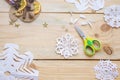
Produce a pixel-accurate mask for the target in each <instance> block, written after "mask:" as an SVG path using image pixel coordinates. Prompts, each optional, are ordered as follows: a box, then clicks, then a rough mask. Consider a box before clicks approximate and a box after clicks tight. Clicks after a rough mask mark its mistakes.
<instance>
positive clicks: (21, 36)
mask: <svg viewBox="0 0 120 80" xmlns="http://www.w3.org/2000/svg"><path fill="white" fill-rule="evenodd" d="M0 16H1V18H0V21H1V23H0V27H1V29H0V32H1V35H0V41H1V43H0V45H1V46H3V45H4V44H5V43H7V42H13V43H17V44H19V45H20V46H21V49H22V51H26V50H30V51H32V52H33V53H34V56H35V59H63V57H62V56H60V55H57V54H56V53H55V46H56V38H58V37H59V36H61V35H64V34H65V33H67V32H65V29H68V32H69V33H71V34H72V35H73V36H74V37H75V38H77V39H78V40H79V48H80V50H79V54H78V56H73V57H70V59H106V58H107V59H120V55H119V49H120V47H119V45H118V44H120V37H119V31H120V29H112V28H110V29H109V30H106V31H102V29H101V27H102V25H103V24H105V22H104V19H103V15H102V14H85V16H86V17H87V19H92V20H94V21H95V23H93V26H92V28H90V26H88V25H87V26H80V27H81V29H82V30H83V31H84V33H85V34H86V35H88V36H91V37H94V38H97V39H99V40H100V41H101V43H102V44H103V46H104V45H107V44H108V45H109V46H111V47H112V48H113V54H112V55H107V54H106V53H105V52H104V51H103V49H102V50H101V51H100V52H97V53H96V55H95V56H93V57H87V56H86V55H84V52H83V41H82V39H81V38H80V37H79V35H78V34H77V33H76V31H75V29H74V27H73V25H69V22H70V21H69V20H70V14H55V13H54V14H51V13H42V14H40V16H39V17H38V19H37V20H35V22H33V23H29V24H28V23H23V22H21V21H20V20H18V21H17V22H16V23H19V24H20V27H19V28H16V27H14V25H9V23H8V22H9V16H8V14H7V13H0ZM78 16H79V14H74V15H73V17H74V18H77V17H78ZM97 16H99V17H97ZM64 17H65V18H64ZM84 21H86V20H83V19H81V20H80V21H79V22H78V23H81V22H84ZM44 22H47V23H48V27H47V28H44V27H43V25H42V24H43V23H44ZM103 27H104V26H103ZM96 35H97V36H96ZM116 35H118V36H116ZM49 36H50V37H49ZM116 39H117V40H116Z"/></svg>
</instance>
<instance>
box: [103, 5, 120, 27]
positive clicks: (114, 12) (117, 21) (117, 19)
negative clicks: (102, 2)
mask: <svg viewBox="0 0 120 80" xmlns="http://www.w3.org/2000/svg"><path fill="white" fill-rule="evenodd" d="M104 14H105V16H104V18H105V21H106V22H107V24H108V25H110V26H111V27H120V5H113V6H110V7H108V8H106V9H105V10H104Z"/></svg>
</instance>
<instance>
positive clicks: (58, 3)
mask: <svg viewBox="0 0 120 80" xmlns="http://www.w3.org/2000/svg"><path fill="white" fill-rule="evenodd" d="M38 1H39V2H40V3H41V5H42V12H70V11H73V12H80V11H78V10H77V9H76V7H75V6H74V5H73V4H70V3H67V2H65V1H64V0H38ZM117 4H118V5H120V1H119V0H105V7H108V6H111V5H117ZM9 7H10V6H9V5H8V4H7V3H6V2H5V0H1V2H0V12H8V11H9ZM103 10H104V9H102V10H100V11H97V12H98V13H103ZM85 12H86V13H91V12H93V11H92V10H90V9H88V10H86V11H85ZM82 13H84V12H82Z"/></svg>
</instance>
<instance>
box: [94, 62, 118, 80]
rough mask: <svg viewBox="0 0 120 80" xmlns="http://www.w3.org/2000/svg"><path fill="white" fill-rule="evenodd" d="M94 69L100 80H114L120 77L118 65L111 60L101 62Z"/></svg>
mask: <svg viewBox="0 0 120 80" xmlns="http://www.w3.org/2000/svg"><path fill="white" fill-rule="evenodd" d="M94 69H95V72H96V78H97V79H98V80H114V79H115V78H116V77H117V76H118V71H117V65H116V64H113V63H112V62H111V61H110V60H100V62H99V63H98V64H97V65H96V66H95V67H94Z"/></svg>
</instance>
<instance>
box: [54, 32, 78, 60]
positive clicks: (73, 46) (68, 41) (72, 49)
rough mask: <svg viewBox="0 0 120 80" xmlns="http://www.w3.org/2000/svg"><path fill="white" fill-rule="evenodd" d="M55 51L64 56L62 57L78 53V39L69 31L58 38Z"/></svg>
mask: <svg viewBox="0 0 120 80" xmlns="http://www.w3.org/2000/svg"><path fill="white" fill-rule="evenodd" d="M56 53H58V54H60V55H62V56H64V58H68V57H71V56H73V55H76V54H78V40H77V39H75V38H74V37H73V36H72V35H70V34H69V33H67V34H65V35H64V36H62V37H60V38H58V39H57V44H56Z"/></svg>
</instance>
